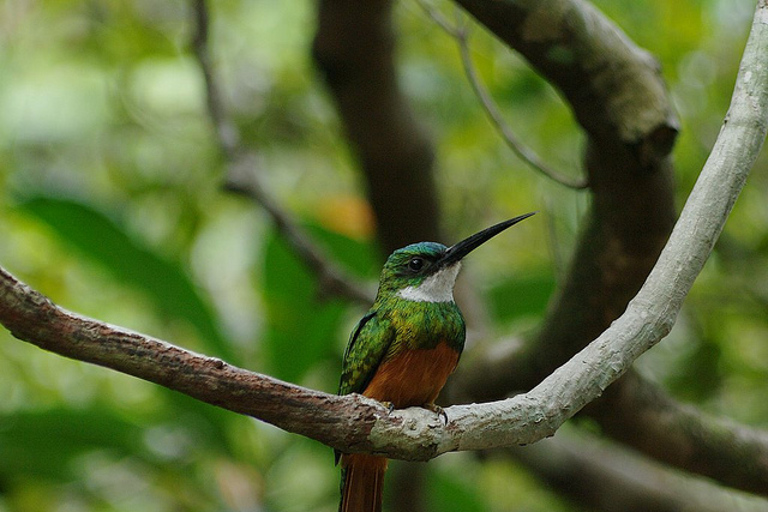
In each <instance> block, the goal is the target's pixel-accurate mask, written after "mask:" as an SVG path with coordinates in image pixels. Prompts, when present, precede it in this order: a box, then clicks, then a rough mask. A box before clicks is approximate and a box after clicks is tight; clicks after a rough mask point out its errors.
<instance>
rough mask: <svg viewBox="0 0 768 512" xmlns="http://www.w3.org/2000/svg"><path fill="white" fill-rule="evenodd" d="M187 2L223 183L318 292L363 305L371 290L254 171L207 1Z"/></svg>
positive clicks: (255, 165)
mask: <svg viewBox="0 0 768 512" xmlns="http://www.w3.org/2000/svg"><path fill="white" fill-rule="evenodd" d="M191 6H192V13H193V16H194V30H193V32H192V40H191V46H192V49H193V51H194V55H195V57H196V58H197V61H198V64H199V66H200V70H201V72H202V74H203V78H204V80H205V93H206V96H205V97H206V106H207V109H208V115H209V117H210V120H211V124H212V126H213V129H214V131H215V133H216V140H217V141H218V145H219V148H220V150H221V153H222V155H223V156H224V159H225V160H226V164H227V165H226V182H225V188H226V189H227V190H230V191H232V192H236V193H239V194H242V195H244V196H246V197H249V198H250V199H252V200H253V201H255V202H256V203H257V204H258V205H259V206H261V207H262V208H263V209H264V211H266V212H267V214H269V216H270V217H271V218H272V221H273V222H274V223H275V226H276V228H277V229H278V231H279V232H280V233H281V234H282V235H283V237H284V239H285V240H286V241H287V242H288V243H289V244H290V245H291V247H292V248H293V250H294V251H295V252H296V254H297V255H298V256H299V257H300V258H301V259H302V260H303V261H304V262H305V263H306V264H307V266H308V267H309V268H310V269H311V270H312V271H313V272H314V273H315V275H316V276H317V279H318V282H319V284H320V291H321V294H322V295H324V296H340V297H344V298H347V299H349V300H351V301H353V302H357V303H360V304H363V305H367V304H370V303H371V302H372V300H373V296H372V294H371V293H370V292H368V291H367V290H365V289H363V287H362V286H361V285H360V284H359V283H355V282H353V280H352V279H351V278H350V277H349V276H347V275H344V273H343V272H342V271H341V270H340V269H339V268H338V267H337V266H336V265H334V264H333V263H332V262H331V261H330V259H329V258H328V257H327V255H325V254H324V253H323V252H322V251H321V250H320V248H319V247H317V246H316V245H315V244H313V243H312V241H311V238H310V237H309V235H308V234H307V233H306V232H304V231H303V230H302V229H301V228H300V227H299V225H298V223H297V222H296V221H295V219H293V218H291V216H290V215H289V213H288V212H287V211H286V210H285V209H283V208H282V207H280V206H279V205H278V204H277V203H276V202H275V201H274V199H273V198H272V197H271V196H270V195H269V194H268V193H267V191H266V190H265V189H264V187H263V186H262V184H261V182H260V180H259V176H258V173H259V172H260V171H262V170H263V169H261V165H260V160H259V157H258V154H257V152H256V151H255V150H252V149H249V148H245V147H243V144H242V142H241V140H242V139H241V137H240V134H239V133H238V129H237V126H236V125H235V123H234V122H232V120H231V119H230V118H229V116H228V115H227V109H226V105H225V104H224V101H223V99H222V96H221V88H220V86H219V82H218V78H217V76H216V73H215V71H214V69H213V63H212V59H211V55H210V49H209V44H208V40H209V31H210V14H209V11H208V6H207V2H206V0H191Z"/></svg>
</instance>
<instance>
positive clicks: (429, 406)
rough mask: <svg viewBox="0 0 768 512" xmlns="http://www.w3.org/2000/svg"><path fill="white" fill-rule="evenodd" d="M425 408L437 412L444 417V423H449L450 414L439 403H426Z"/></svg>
mask: <svg viewBox="0 0 768 512" xmlns="http://www.w3.org/2000/svg"><path fill="white" fill-rule="evenodd" d="M424 408H425V409H428V410H430V411H432V412H434V413H435V414H437V415H438V416H440V417H441V418H443V421H444V425H447V424H448V414H447V413H446V412H445V409H443V408H442V407H440V406H439V405H437V404H424Z"/></svg>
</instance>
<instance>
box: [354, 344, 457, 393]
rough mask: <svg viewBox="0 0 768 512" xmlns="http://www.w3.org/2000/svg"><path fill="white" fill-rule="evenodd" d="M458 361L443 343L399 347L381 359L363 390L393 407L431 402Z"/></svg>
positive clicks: (450, 349) (452, 350)
mask: <svg viewBox="0 0 768 512" xmlns="http://www.w3.org/2000/svg"><path fill="white" fill-rule="evenodd" d="M458 362H459V353H458V352H457V351H456V350H454V349H452V348H450V347H449V346H448V344H446V343H440V344H438V345H437V347H435V348H433V349H428V350H423V349H418V350H403V351H402V352H400V353H399V354H397V355H395V356H394V357H392V358H390V359H388V360H386V361H384V362H383V363H381V365H380V366H379V368H378V370H376V374H375V375H374V376H373V379H371V382H370V383H369V384H368V387H366V388H365V391H363V394H364V395H365V396H367V397H370V398H373V399H375V400H379V401H386V402H392V403H393V404H394V406H395V407H396V408H403V407H411V406H420V405H425V404H431V403H434V401H435V399H436V398H437V395H438V394H439V393H440V390H441V389H443V386H444V385H445V381H446V380H447V379H448V376H449V375H450V374H451V373H453V370H455V369H456V365H457V364H458Z"/></svg>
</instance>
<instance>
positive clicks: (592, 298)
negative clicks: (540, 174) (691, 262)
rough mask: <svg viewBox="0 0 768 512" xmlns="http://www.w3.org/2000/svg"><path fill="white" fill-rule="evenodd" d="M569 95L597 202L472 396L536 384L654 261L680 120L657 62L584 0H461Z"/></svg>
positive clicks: (670, 217) (670, 198)
mask: <svg viewBox="0 0 768 512" xmlns="http://www.w3.org/2000/svg"><path fill="white" fill-rule="evenodd" d="M456 3H458V4H459V5H461V6H462V7H464V9H466V10H467V11H468V12H469V14H471V15H472V16H473V17H475V18H476V19H477V20H478V21H479V22H480V23H482V24H483V25H485V26H486V27H487V28H488V29H490V30H491V31H492V32H493V33H494V34H496V35H497V36H498V37H499V38H500V39H501V40H502V41H504V42H505V43H506V44H508V45H509V46H510V47H511V48H513V49H515V50H517V51H518V52H520V53H521V54H522V56H523V57H525V58H526V59H527V60H528V61H529V62H530V63H531V65H532V66H533V67H534V68H535V69H536V70H537V71H538V72H539V73H540V74H542V75H543V76H544V78H546V79H547V80H548V81H549V82H550V83H551V84H552V85H553V86H555V87H556V88H558V89H559V90H560V91H561V92H562V94H563V96H564V98H565V99H566V100H568V102H569V103H570V106H571V108H572V109H573V112H574V114H575V116H576V119H577V121H578V122H579V123H580V124H581V126H582V127H583V129H584V130H585V132H586V134H587V136H588V140H587V150H586V169H587V171H588V181H589V184H590V189H589V191H590V193H591V194H592V198H593V201H592V204H591V211H590V214H589V215H588V217H587V222H586V226H585V229H584V231H583V232H582V234H581V237H580V239H579V242H578V245H577V248H576V251H575V254H574V256H573V259H572V261H571V264H570V267H569V270H568V273H567V278H566V281H565V282H564V284H563V288H562V290H560V292H559V294H558V295H557V297H556V298H555V300H554V302H553V304H552V305H551V307H550V308H549V310H548V312H547V316H546V318H545V320H544V322H543V325H542V328H541V330H540V332H539V333H538V335H537V336H536V339H535V340H534V342H533V343H531V344H530V345H529V346H528V347H527V348H526V350H525V351H524V352H518V353H516V354H515V357H514V358H512V359H509V360H506V361H503V362H501V364H499V365H498V366H497V368H498V370H499V371H498V372H491V373H485V372H477V373H475V372H473V373H475V375H476V376H477V377H478V379H477V380H472V381H467V382H466V384H467V386H469V389H471V393H472V396H473V398H474V399H489V398H492V397H499V396H505V395H506V394H508V393H509V392H510V391H515V390H519V389H529V388H530V387H531V386H534V385H535V384H536V383H538V382H539V381H540V380H541V379H542V378H544V377H545V376H546V375H548V374H549V373H551V372H552V371H553V370H554V369H555V368H557V367H558V366H560V365H561V364H563V363H564V362H565V361H567V360H568V359H569V358H570V357H571V356H572V355H573V354H574V353H576V352H577V351H578V350H580V349H581V348H582V347H584V346H585V345H586V344H587V343H588V342H589V341H591V340H593V339H595V338H596V337H597V336H598V335H599V334H600V333H601V332H603V331H604V330H605V329H606V328H607V327H608V326H609V325H610V323H611V321H613V320H614V319H616V318H617V317H618V316H619V315H620V314H621V313H622V312H623V311H624V309H625V308H626V305H627V303H628V302H629V300H630V299H631V298H632V297H633V296H634V295H635V294H636V293H637V291H638V290H639V289H640V286H641V285H642V284H643V281H644V280H645V278H646V277H647V275H648V273H649V272H650V270H651V268H652V267H653V265H654V263H655V262H656V259H657V258H658V255H659V253H660V251H661V249H662V247H663V246H664V244H665V242H666V240H667V237H668V236H669V233H670V231H671V228H672V226H673V224H674V219H675V211H674V190H673V187H672V166H671V160H670V158H669V153H670V151H671V148H672V144H673V142H674V140H675V135H676V133H677V121H676V118H675V115H674V113H673V111H672V108H671V105H670V101H669V99H668V96H667V93H666V89H665V85H664V83H663V80H662V79H661V77H660V76H659V72H658V66H657V64H656V63H655V62H654V61H653V59H652V58H651V57H650V56H649V55H648V53H647V52H645V51H644V50H642V49H640V48H638V47H637V46H636V45H634V44H633V43H632V42H631V41H630V40H629V39H628V38H627V37H626V35H625V34H623V33H622V32H621V31H620V30H619V29H618V28H617V27H616V26H615V25H614V24H613V23H611V22H610V21H609V20H608V19H607V18H605V16H603V15H602V14H601V13H600V12H599V11H597V10H596V9H595V8H594V7H592V6H591V5H590V4H589V3H587V2H581V1H579V2H577V1H572V0H549V1H546V2H540V1H509V0H456Z"/></svg>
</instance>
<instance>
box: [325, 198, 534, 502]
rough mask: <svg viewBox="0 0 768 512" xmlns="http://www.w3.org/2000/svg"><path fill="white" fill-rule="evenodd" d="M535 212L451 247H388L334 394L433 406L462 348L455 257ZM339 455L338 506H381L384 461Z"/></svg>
mask: <svg viewBox="0 0 768 512" xmlns="http://www.w3.org/2000/svg"><path fill="white" fill-rule="evenodd" d="M534 213H535V212H532V213H527V214H525V215H520V216H519V217H515V218H514V219H510V220H507V221H504V222H500V223H499V224H495V225H493V226H491V227H489V228H487V229H484V230H483V231H480V232H479V233H475V234H474V235H472V236H470V237H469V238H466V239H465V240H462V241H461V242H459V243H457V244H455V245H453V246H451V247H446V246H444V245H443V244H440V243H436V242H420V243H416V244H411V245H409V246H407V247H403V248H402V249H398V250H396V251H395V252H393V253H392V255H390V257H389V258H388V259H387V262H386V263H385V264H384V269H383V270H382V272H381V278H380V280H379V291H378V293H377V294H376V300H375V302H374V303H373V306H372V307H371V309H370V310H369V311H368V313H366V314H365V316H363V318H361V319H360V321H359V322H358V324H357V327H355V329H354V330H353V331H352V334H351V335H350V337H349V343H348V345H347V349H346V351H345V352H344V362H343V366H342V373H341V383H340V384H339V394H340V395H346V394H348V393H362V394H363V395H365V396H367V397H369V398H373V399H375V400H379V401H381V402H385V403H388V404H389V405H390V406H391V407H394V408H405V407H411V406H421V407H426V408H428V409H431V410H433V411H440V409H439V407H437V406H436V405H435V403H434V402H435V399H436V398H437V395H438V394H439V393H440V390H441V389H442V388H443V386H444V385H445V381H446V380H447V379H448V376H449V375H450V374H451V373H452V372H453V370H454V369H455V368H456V365H457V364H458V362H459V356H460V355H461V351H462V349H463V348H464V338H465V331H466V328H465V325H464V318H463V317H462V315H461V311H459V308H458V306H456V303H455V302H454V300H453V287H454V284H455V283H456V276H457V275H458V273H459V269H460V268H461V260H462V258H464V256H466V255H467V254H469V253H470V251H472V250H473V249H475V248H477V247H478V246H480V245H481V244H482V243H484V242H486V241H487V240H489V239H490V238H492V237H494V236H496V235H497V234H499V233H501V232H502V231H504V230H505V229H507V228H508V227H510V226H513V225H514V224H517V223H518V222H520V221H521V220H523V219H526V218H528V217H530V216H531V215H533V214H534ZM446 421H447V418H446ZM339 459H341V468H342V482H341V505H340V506H339V510H340V512H381V504H382V487H383V481H384V473H385V472H386V469H387V459H386V458H385V457H378V456H375V455H367V454H358V453H355V454H340V453H338V452H337V453H336V462H337V463H338V462H339Z"/></svg>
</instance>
